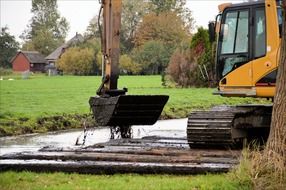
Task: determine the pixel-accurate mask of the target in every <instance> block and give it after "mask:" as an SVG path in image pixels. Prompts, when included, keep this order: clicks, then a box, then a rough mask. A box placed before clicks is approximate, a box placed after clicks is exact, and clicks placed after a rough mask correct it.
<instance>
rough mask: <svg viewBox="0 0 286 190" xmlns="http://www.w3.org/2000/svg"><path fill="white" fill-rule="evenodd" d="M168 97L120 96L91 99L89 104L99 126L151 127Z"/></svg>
mask: <svg viewBox="0 0 286 190" xmlns="http://www.w3.org/2000/svg"><path fill="white" fill-rule="evenodd" d="M168 99H169V96H164V95H120V96H115V97H108V98H104V97H91V98H90V99H89V104H90V107H91V109H92V112H93V116H94V118H95V121H96V122H97V124H98V125H99V126H131V125H153V124H154V123H155V122H156V121H157V120H158V118H159V116H160V114H161V112H162V110H163V108H164V106H165V104H166V103H167V101H168Z"/></svg>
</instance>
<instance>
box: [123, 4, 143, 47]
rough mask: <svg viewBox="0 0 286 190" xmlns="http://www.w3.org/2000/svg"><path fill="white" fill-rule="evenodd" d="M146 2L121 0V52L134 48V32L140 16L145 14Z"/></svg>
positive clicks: (140, 19)
mask: <svg viewBox="0 0 286 190" xmlns="http://www.w3.org/2000/svg"><path fill="white" fill-rule="evenodd" d="M147 5H148V4H147V3H146V2H145V1H138V0H131V1H130V0H123V4H122V17H121V29H120V43H121V47H120V49H121V52H123V53H130V52H131V51H132V49H133V48H134V45H135V44H134V39H135V32H136V30H137V29H138V25H139V23H140V22H141V21H142V18H143V16H144V15H145V14H147V12H148V9H147Z"/></svg>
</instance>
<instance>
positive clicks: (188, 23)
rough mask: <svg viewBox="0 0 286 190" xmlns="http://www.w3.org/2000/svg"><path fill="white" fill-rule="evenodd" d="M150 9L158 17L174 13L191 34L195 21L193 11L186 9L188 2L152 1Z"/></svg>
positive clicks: (184, 0) (175, 0) (172, 0)
mask: <svg viewBox="0 0 286 190" xmlns="http://www.w3.org/2000/svg"><path fill="white" fill-rule="evenodd" d="M149 9H150V11H151V12H153V13H155V14H156V15H159V14H162V13H166V12H174V13H176V14H177V16H179V17H180V18H181V19H182V21H183V22H184V25H185V27H186V28H188V30H189V31H190V32H191V31H192V29H193V25H194V19H193V17H192V13H191V10H190V9H189V8H187V7H186V0H150V8H149Z"/></svg>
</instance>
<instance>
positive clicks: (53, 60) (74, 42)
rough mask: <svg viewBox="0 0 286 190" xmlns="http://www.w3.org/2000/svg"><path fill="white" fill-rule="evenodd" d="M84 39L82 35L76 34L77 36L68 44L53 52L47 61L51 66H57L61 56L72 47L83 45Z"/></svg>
mask: <svg viewBox="0 0 286 190" xmlns="http://www.w3.org/2000/svg"><path fill="white" fill-rule="evenodd" d="M83 41H84V38H83V36H82V35H81V34H78V33H76V35H75V36H74V37H73V38H72V39H70V40H69V41H67V42H66V43H64V44H62V45H61V46H60V47H58V48H57V49H56V50H55V51H53V52H52V53H51V54H50V55H48V56H47V57H46V58H45V59H46V60H47V61H48V63H49V64H53V65H55V63H56V61H57V60H58V59H59V58H60V57H61V55H62V54H63V53H64V52H65V50H66V49H68V48H69V47H71V46H75V45H77V44H79V43H82V42H83Z"/></svg>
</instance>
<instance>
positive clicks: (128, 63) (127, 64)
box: [119, 54, 142, 75]
mask: <svg viewBox="0 0 286 190" xmlns="http://www.w3.org/2000/svg"><path fill="white" fill-rule="evenodd" d="M119 62H120V65H119V68H120V71H121V73H123V74H128V75H132V74H138V73H140V71H141V70H142V68H141V65H139V64H138V63H135V62H134V61H133V60H132V59H131V58H130V57H129V56H128V55H126V54H124V55H122V56H120V60H119Z"/></svg>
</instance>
